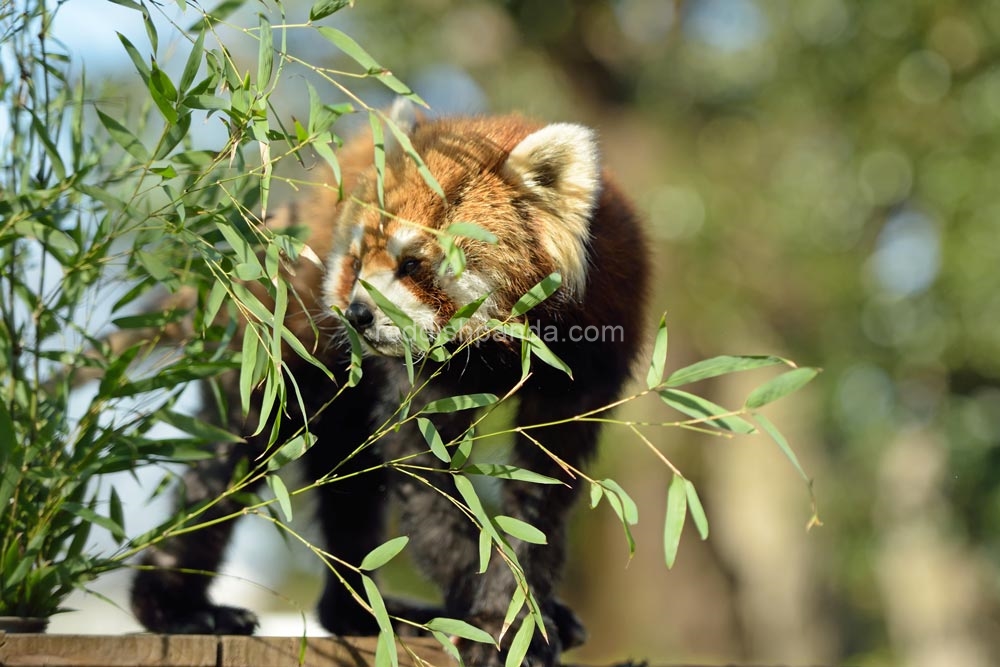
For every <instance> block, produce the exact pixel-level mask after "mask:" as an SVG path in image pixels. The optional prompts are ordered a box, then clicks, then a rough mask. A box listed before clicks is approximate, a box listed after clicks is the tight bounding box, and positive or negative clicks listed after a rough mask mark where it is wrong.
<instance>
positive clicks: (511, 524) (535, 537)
mask: <svg viewBox="0 0 1000 667" xmlns="http://www.w3.org/2000/svg"><path fill="white" fill-rule="evenodd" d="M493 520H494V521H496V523H497V525H498V526H500V529H501V530H503V532H505V533H507V534H508V535H510V536H512V537H516V538H517V539H519V540H523V541H524V542H529V543H531V544H547V543H548V539H547V538H546V537H545V533H543V532H542V531H540V530H538V529H537V528H535V527H534V526H532V525H531V524H530V523H527V522H525V521H521V520H520V519H516V518H514V517H512V516H505V515H503V514H498V515H497V516H495V517H493Z"/></svg>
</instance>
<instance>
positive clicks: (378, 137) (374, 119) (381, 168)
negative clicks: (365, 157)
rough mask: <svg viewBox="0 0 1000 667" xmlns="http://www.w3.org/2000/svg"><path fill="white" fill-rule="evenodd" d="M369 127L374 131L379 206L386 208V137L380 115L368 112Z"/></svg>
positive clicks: (373, 141) (376, 185)
mask: <svg viewBox="0 0 1000 667" xmlns="http://www.w3.org/2000/svg"><path fill="white" fill-rule="evenodd" d="M368 125H369V126H370V127H371V129H372V143H373V144H374V146H375V189H376V191H377V193H378V204H379V206H380V207H382V208H383V209H384V208H385V136H383V134H382V123H381V122H380V121H379V117H378V114H376V113H375V112H374V111H370V112H368Z"/></svg>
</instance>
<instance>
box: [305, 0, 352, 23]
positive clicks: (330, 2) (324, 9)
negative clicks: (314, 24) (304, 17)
mask: <svg viewBox="0 0 1000 667" xmlns="http://www.w3.org/2000/svg"><path fill="white" fill-rule="evenodd" d="M350 2H351V0H319V1H318V2H316V3H315V4H314V5H313V6H312V9H310V10H309V20H310V21H319V20H320V19H325V18H326V17H327V16H329V15H330V14H333V13H335V12H339V11H340V10H341V9H343V8H344V7H346V6H347V5H349V4H350Z"/></svg>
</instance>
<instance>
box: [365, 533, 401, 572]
mask: <svg viewBox="0 0 1000 667" xmlns="http://www.w3.org/2000/svg"><path fill="white" fill-rule="evenodd" d="M409 541H410V538H409V537H406V536H405V535H403V536H400V537H396V538H393V539H391V540H389V541H388V542H385V543H384V544H381V545H379V546H377V547H375V548H374V549H372V550H371V551H369V552H368V555H366V556H365V557H364V560H362V561H361V565H360V566H359V567H360V568H361V569H362V570H367V571H371V570H377V569H379V568H380V567H382V566H383V565H385V564H386V563H388V562H389V561H391V560H392V559H393V558H395V557H396V556H398V555H399V552H401V551H402V550H403V549H404V548H405V547H406V544H407V543H408V542H409Z"/></svg>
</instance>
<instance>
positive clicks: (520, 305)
mask: <svg viewBox="0 0 1000 667" xmlns="http://www.w3.org/2000/svg"><path fill="white" fill-rule="evenodd" d="M561 284H562V276H561V275H559V274H558V273H550V274H549V275H547V276H546V277H545V278H543V279H542V280H541V282H539V283H538V284H536V285H535V286H534V287H532V288H531V289H529V290H528V291H527V292H525V294H524V296H522V297H521V298H520V299H518V300H517V303H515V304H514V307H513V308H511V315H513V316H515V317H517V316H520V315H524V314H525V313H526V312H528V311H529V310H531V309H532V308H534V307H535V306H537V305H538V304H540V303H542V302H543V301H545V300H546V299H548V298H549V297H550V296H552V295H553V294H554V293H555V291H556V290H557V289H559V286H560V285H561Z"/></svg>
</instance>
